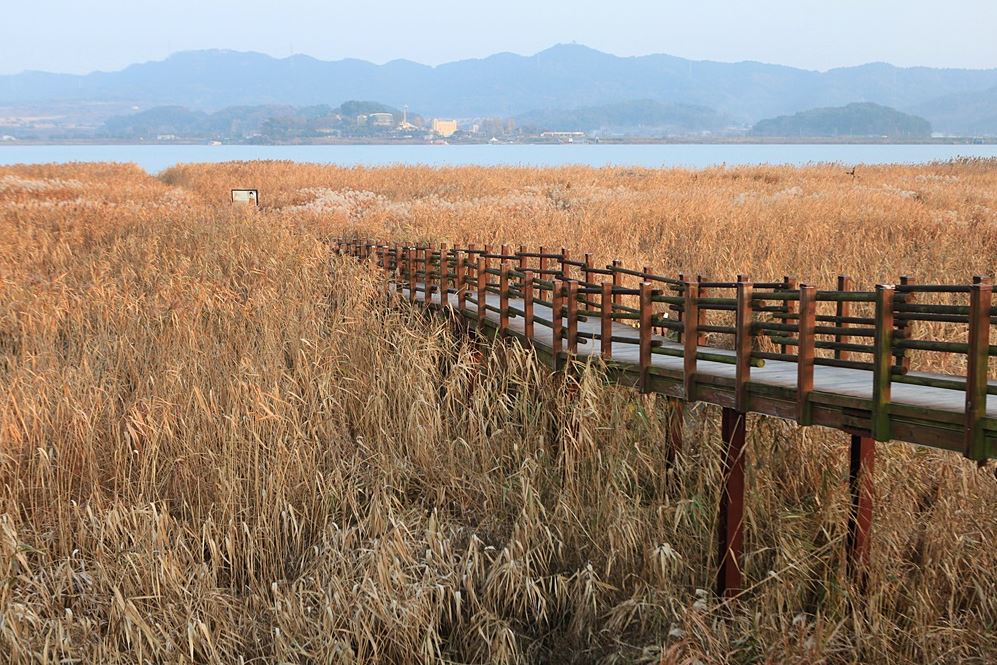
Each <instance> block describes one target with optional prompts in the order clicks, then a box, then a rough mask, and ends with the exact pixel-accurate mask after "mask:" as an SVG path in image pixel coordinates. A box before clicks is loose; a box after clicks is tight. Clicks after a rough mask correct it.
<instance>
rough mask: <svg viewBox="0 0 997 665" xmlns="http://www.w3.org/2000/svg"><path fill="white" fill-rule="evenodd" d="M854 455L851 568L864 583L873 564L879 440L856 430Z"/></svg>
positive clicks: (850, 477) (850, 484)
mask: <svg viewBox="0 0 997 665" xmlns="http://www.w3.org/2000/svg"><path fill="white" fill-rule="evenodd" d="M850 458H851V459H850V464H849V472H848V489H849V492H850V493H851V500H852V506H851V512H850V514H849V518H848V570H849V573H851V575H852V576H853V577H854V578H855V579H856V580H857V581H859V583H863V582H864V580H865V572H866V568H867V566H868V565H869V550H870V547H869V546H870V542H871V529H872V502H873V481H872V474H873V469H874V468H875V466H874V465H875V461H876V441H875V440H874V439H873V438H872V437H871V436H861V435H859V434H853V435H852V445H851V455H850Z"/></svg>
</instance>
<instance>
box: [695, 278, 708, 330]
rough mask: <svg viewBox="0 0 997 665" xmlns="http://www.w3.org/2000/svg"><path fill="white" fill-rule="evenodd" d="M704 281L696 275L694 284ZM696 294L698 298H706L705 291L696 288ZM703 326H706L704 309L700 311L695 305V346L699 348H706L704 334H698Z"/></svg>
mask: <svg viewBox="0 0 997 665" xmlns="http://www.w3.org/2000/svg"><path fill="white" fill-rule="evenodd" d="M705 281H706V280H705V279H703V276H702V275H697V276H696V283H697V284H701V283H702V282H705ZM696 292H697V293H698V295H697V297H698V298H705V297H707V292H706V289H703V288H698V287H697V291H696ZM705 325H706V310H705V309H701V308H700V307H699V306H698V305H697V306H696V344H697V345H699V346H706V333H704V332H699V330H700V328H702V327H703V326H705Z"/></svg>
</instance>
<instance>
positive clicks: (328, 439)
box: [0, 161, 997, 664]
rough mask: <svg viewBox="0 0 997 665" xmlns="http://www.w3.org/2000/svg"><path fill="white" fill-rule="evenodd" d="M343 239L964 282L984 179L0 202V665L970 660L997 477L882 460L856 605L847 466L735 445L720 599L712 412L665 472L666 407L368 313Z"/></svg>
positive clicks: (30, 173)
mask: <svg viewBox="0 0 997 665" xmlns="http://www.w3.org/2000/svg"><path fill="white" fill-rule="evenodd" d="M254 186H256V187H259V188H260V190H261V201H262V203H263V207H262V208H261V209H259V210H256V209H246V208H233V207H232V206H231V205H230V204H229V203H228V191H229V189H230V188H232V187H254ZM351 234H356V235H361V236H372V237H374V236H376V237H380V238H385V239H398V240H404V241H415V240H427V241H447V242H451V243H456V242H468V241H473V242H477V243H484V242H493V243H501V242H509V243H511V244H514V245H518V244H529V245H538V244H548V245H552V246H561V245H564V246H566V247H569V248H571V249H572V250H573V251H577V252H582V251H591V252H594V253H595V254H596V257H597V261H599V262H604V261H608V260H610V259H613V258H620V259H622V260H624V261H625V262H626V263H627V264H628V265H631V266H641V265H649V266H652V267H653V268H654V269H655V270H660V271H665V272H670V273H674V272H679V271H684V272H687V273H690V274H695V273H702V274H704V275H709V276H712V277H718V278H719V277H730V276H732V275H734V274H736V273H749V274H751V275H752V277H754V278H756V279H759V280H761V279H770V278H774V277H781V276H782V275H783V274H792V275H794V276H797V277H799V278H800V279H801V280H802V281H808V282H811V283H816V284H819V285H825V286H830V285H831V284H832V283H833V280H834V278H835V276H836V275H837V274H838V273H839V272H847V273H850V274H851V275H853V276H854V277H855V278H856V279H857V281H858V283H859V285H860V286H863V287H867V286H869V285H870V284H872V283H873V282H874V281H895V280H896V279H897V277H898V276H899V275H900V274H905V273H906V274H911V275H913V276H915V277H916V279H917V280H919V281H922V282H932V281H933V282H955V281H959V282H963V283H965V282H967V281H968V280H969V278H970V276H971V275H972V274H974V273H984V274H991V275H992V274H993V273H994V270H995V267H997V266H995V263H997V164H995V163H993V162H985V161H969V162H961V163H952V164H938V165H929V166H922V167H877V168H873V167H869V168H863V167H859V169H858V170H857V171H856V172H855V174H854V175H851V174H849V173H847V172H846V169H845V168H844V167H840V166H814V167H808V168H802V169H796V168H788V167H787V168H775V167H772V168H767V167H753V168H735V169H722V168H717V169H709V170H705V171H682V170H667V171H655V170H644V169H618V168H614V169H589V168H580V167H579V168H573V167H572V168H561V169H525V168H524V169H511V168H496V169H485V168H461V169H430V168H411V167H392V168H383V169H361V168H355V169H345V168H333V167H319V166H308V165H295V164H291V163H283V162H273V163H233V164H223V165H191V166H183V167H178V168H175V169H171V170H169V171H167V172H165V173H164V174H162V175H161V176H160V177H159V178H156V177H152V176H149V175H147V174H145V173H144V172H142V171H140V170H139V169H137V168H136V167H132V166H114V165H66V166H37V167H27V166H23V167H0V661H4V662H15V663H29V662H30V663H38V662H109V663H114V662H129V663H130V662H153V663H160V662H161V663H175V662H197V663H200V662H219V663H232V662H243V663H250V662H317V663H325V662H337V663H338V662H341V663H353V662H361V663H372V662H397V663H411V662H451V663H467V662H496V663H532V662H603V663H632V662H635V663H665V664H672V663H675V664H679V663H683V664H692V663H704V664H705V663H727V662H732V663H782V662H798V663H825V662H826V663H852V662H873V663H893V662H940V663H957V662H958V663H962V662H977V663H986V662H994V661H995V660H997V639H995V638H997V573H995V571H997V547H995V544H997V479H995V477H994V474H993V466H992V465H991V466H990V468H988V469H979V468H977V467H976V465H975V464H972V463H970V462H968V461H966V460H964V459H962V458H961V457H960V456H958V455H957V454H952V453H943V452H939V451H933V450H927V449H919V448H915V447H913V446H909V445H906V444H899V443H895V444H881V445H879V446H878V459H877V462H876V478H875V482H876V492H877V496H876V506H875V510H876V513H875V517H874V525H873V541H872V547H873V550H872V562H871V565H870V568H869V570H868V583H867V585H866V588H865V589H860V588H858V587H857V586H856V585H854V584H853V583H852V581H851V578H850V577H849V576H848V575H847V574H846V571H845V566H844V549H845V548H844V541H845V537H846V534H845V532H846V519H845V516H846V514H847V511H848V501H849V496H848V488H847V464H848V460H847V442H846V436H845V435H844V434H841V433H837V432H829V431H825V430H820V429H817V428H810V429H805V430H803V429H800V428H798V427H796V426H795V425H794V424H791V423H787V422H783V421H779V420H775V419H762V418H755V417H751V422H750V425H749V439H748V451H747V455H748V465H747V468H748V481H747V482H748V488H749V490H748V494H747V501H746V517H745V519H746V551H745V561H744V567H745V572H746V577H747V586H748V588H747V590H746V591H745V592H744V593H743V594H742V596H740V597H739V598H737V599H736V600H734V601H728V602H724V601H721V600H719V599H718V598H716V597H715V596H714V595H713V594H712V592H711V591H710V590H711V589H712V586H713V577H714V572H715V566H716V562H715V561H714V558H715V555H714V538H715V524H716V512H717V503H718V495H719V487H720V481H721V468H720V467H721V454H720V451H721V449H722V444H721V441H720V435H719V425H718V419H717V417H716V412H715V409H714V408H713V407H708V406H705V405H698V406H697V407H695V409H694V410H693V413H692V414H691V416H690V419H689V424H690V425H691V426H690V427H688V428H687V431H686V445H685V448H684V452H683V453H682V454H681V455H680V457H679V459H678V460H677V464H676V465H675V466H673V467H671V468H670V469H668V470H666V464H665V454H666V451H665V450H664V445H663V441H664V440H665V433H664V428H665V426H666V418H667V416H668V414H667V412H666V410H667V406H666V402H665V400H663V399H658V398H655V397H654V396H640V395H638V394H636V393H635V392H633V391H630V390H626V389H621V388H617V387H613V386H608V385H606V383H605V382H604V381H603V379H602V375H601V372H600V368H599V367H598V366H597V365H591V366H589V367H587V368H586V369H585V370H584V371H583V372H582V373H581V374H580V375H578V376H574V375H570V376H553V375H551V374H550V373H549V371H548V370H547V369H546V368H545V367H544V366H542V365H540V364H539V362H538V361H536V360H535V359H534V358H533V357H532V356H531V354H530V353H529V352H527V351H525V350H523V349H522V348H520V347H519V346H518V345H517V344H515V343H512V342H510V343H502V344H496V345H485V344H481V343H479V342H476V341H475V340H473V339H469V338H467V337H465V336H463V335H459V334H457V333H456V332H455V331H454V330H452V329H451V328H450V326H449V324H448V323H446V322H445V321H443V320H441V319H434V318H427V317H425V316H424V315H423V314H422V313H421V312H419V311H416V310H414V309H410V308H408V307H407V306H404V305H398V304H397V303H396V304H394V305H390V306H389V303H387V302H386V300H385V298H384V292H383V285H382V283H381V281H380V280H381V278H380V276H379V275H378V274H377V273H376V272H375V271H374V270H373V269H372V268H371V267H369V266H364V265H360V264H358V263H356V262H354V261H353V260H351V259H339V258H333V257H331V256H330V253H329V249H328V246H327V244H326V242H325V241H326V240H327V239H328V238H329V237H331V236H333V235H351ZM924 362H928V361H924ZM953 369H956V370H957V369H958V368H953Z"/></svg>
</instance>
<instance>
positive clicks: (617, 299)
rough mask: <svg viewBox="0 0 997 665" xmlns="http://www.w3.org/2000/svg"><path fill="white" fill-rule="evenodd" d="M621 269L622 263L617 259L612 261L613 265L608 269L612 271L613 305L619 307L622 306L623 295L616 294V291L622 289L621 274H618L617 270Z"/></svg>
mask: <svg viewBox="0 0 997 665" xmlns="http://www.w3.org/2000/svg"><path fill="white" fill-rule="evenodd" d="M622 267H623V263H622V262H621V261H620V260H619V259H613V264H612V265H611V266H610V267H609V269H610V270H612V271H613V275H612V277H613V290H614V293H613V305H615V306H619V305H622V304H623V294H622V293H617V292H616V290H617V289H621V288H622V287H623V273H621V272H619V269H620V268H622Z"/></svg>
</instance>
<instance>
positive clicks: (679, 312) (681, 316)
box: [675, 273, 685, 344]
mask: <svg viewBox="0 0 997 665" xmlns="http://www.w3.org/2000/svg"><path fill="white" fill-rule="evenodd" d="M678 278H679V282H681V283H682V284H685V275H683V274H682V273H679V274H678ZM675 320H676V321H678V322H679V323H682V322H683V321H685V306H684V305H683V306H681V307H676V308H675ZM684 335H685V326H682V327H681V328H679V330H678V332H676V333H675V341H676V342H678V343H679V344H681V343H682V340H684V339H685V337H684Z"/></svg>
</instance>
